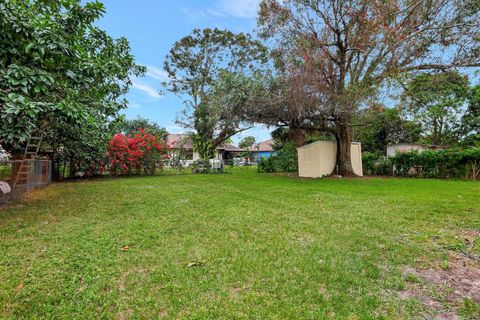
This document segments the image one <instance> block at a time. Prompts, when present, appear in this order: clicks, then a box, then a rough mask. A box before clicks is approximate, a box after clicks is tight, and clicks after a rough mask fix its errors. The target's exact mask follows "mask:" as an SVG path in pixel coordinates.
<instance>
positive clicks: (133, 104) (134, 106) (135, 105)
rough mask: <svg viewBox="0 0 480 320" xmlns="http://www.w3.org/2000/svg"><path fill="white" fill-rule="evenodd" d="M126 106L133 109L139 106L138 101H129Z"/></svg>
mask: <svg viewBox="0 0 480 320" xmlns="http://www.w3.org/2000/svg"><path fill="white" fill-rule="evenodd" d="M128 107H129V108H133V109H138V108H140V105H139V104H138V103H130V104H129V105H128Z"/></svg>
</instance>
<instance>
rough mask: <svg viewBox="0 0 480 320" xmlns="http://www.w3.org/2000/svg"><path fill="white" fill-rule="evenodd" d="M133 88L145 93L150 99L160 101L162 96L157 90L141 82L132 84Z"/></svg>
mask: <svg viewBox="0 0 480 320" xmlns="http://www.w3.org/2000/svg"><path fill="white" fill-rule="evenodd" d="M132 87H133V88H135V89H137V90H140V91H142V92H144V93H146V94H147V95H148V96H149V97H151V98H154V99H160V97H161V95H160V93H159V92H158V90H157V89H155V88H154V87H152V86H150V85H148V84H144V83H140V82H137V81H134V82H133V83H132Z"/></svg>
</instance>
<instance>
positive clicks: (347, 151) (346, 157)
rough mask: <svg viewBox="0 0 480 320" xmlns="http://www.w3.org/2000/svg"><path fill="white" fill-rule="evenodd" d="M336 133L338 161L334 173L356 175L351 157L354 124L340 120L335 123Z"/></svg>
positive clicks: (346, 175) (347, 175) (348, 175)
mask: <svg viewBox="0 0 480 320" xmlns="http://www.w3.org/2000/svg"><path fill="white" fill-rule="evenodd" d="M335 126H336V134H335V138H336V140H337V161H336V168H335V170H334V172H333V173H334V174H337V168H338V174H339V175H341V176H344V177H354V176H356V174H355V172H354V171H353V167H352V158H351V144H352V136H353V131H352V126H351V125H350V124H349V121H345V120H343V121H338V122H336V123H335Z"/></svg>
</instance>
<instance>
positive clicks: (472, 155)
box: [389, 148, 480, 180]
mask: <svg viewBox="0 0 480 320" xmlns="http://www.w3.org/2000/svg"><path fill="white" fill-rule="evenodd" d="M389 159H390V161H391V163H392V165H393V167H394V172H395V174H396V175H398V176H415V177H422V178H467V179H473V180H476V179H478V178H480V148H470V149H466V150H463V149H446V150H440V151H432V150H427V151H424V152H421V153H419V152H417V151H410V152H399V153H397V154H396V155H395V156H393V157H390V158H389Z"/></svg>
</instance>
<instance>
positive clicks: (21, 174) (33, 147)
mask: <svg viewBox="0 0 480 320" xmlns="http://www.w3.org/2000/svg"><path fill="white" fill-rule="evenodd" d="M41 144H42V136H38V137H29V138H28V141H27V145H26V147H25V152H24V154H23V159H22V160H21V162H20V168H19V169H18V171H17V172H16V174H15V179H14V181H13V185H12V189H13V188H15V187H16V186H17V185H18V184H19V183H22V182H25V181H28V179H29V177H30V171H31V161H33V160H34V159H35V158H36V157H37V155H38V151H39V150H40V145H41Z"/></svg>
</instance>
